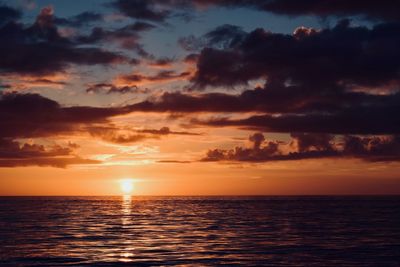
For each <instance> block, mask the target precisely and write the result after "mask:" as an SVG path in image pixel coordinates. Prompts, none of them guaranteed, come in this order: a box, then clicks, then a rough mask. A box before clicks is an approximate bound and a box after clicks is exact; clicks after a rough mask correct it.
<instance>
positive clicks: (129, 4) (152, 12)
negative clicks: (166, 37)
mask: <svg viewBox="0 0 400 267" xmlns="http://www.w3.org/2000/svg"><path fill="white" fill-rule="evenodd" d="M157 4H159V5H157ZM161 4H162V1H152V0H150V1H149V0H117V1H115V2H113V3H112V4H111V5H112V6H113V7H115V8H117V9H118V10H119V11H120V12H121V13H122V14H124V15H126V16H128V17H132V18H135V19H143V20H149V21H156V22H162V21H164V20H165V19H166V18H167V17H168V16H169V15H170V11H168V10H166V9H163V7H161V6H160V5H161ZM166 4H170V3H169V1H166Z"/></svg>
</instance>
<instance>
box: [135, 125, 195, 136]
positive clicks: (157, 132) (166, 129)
mask: <svg viewBox="0 0 400 267" xmlns="http://www.w3.org/2000/svg"><path fill="white" fill-rule="evenodd" d="M138 132H139V133H149V134H154V135H169V134H172V135H201V134H199V133H192V132H185V131H171V130H170V129H169V127H162V128H160V129H144V130H138Z"/></svg>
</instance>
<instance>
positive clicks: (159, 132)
mask: <svg viewBox="0 0 400 267" xmlns="http://www.w3.org/2000/svg"><path fill="white" fill-rule="evenodd" d="M86 130H87V131H88V132H89V133H90V135H92V136H93V137H97V138H100V139H102V140H104V141H107V142H110V143H116V144H129V143H135V142H139V141H143V140H146V139H159V138H161V137H163V136H167V135H201V134H199V133H193V132H186V131H172V130H170V129H169V127H162V128H160V129H143V130H134V129H124V128H122V129H121V128H118V127H115V126H112V125H108V126H92V127H88V128H86Z"/></svg>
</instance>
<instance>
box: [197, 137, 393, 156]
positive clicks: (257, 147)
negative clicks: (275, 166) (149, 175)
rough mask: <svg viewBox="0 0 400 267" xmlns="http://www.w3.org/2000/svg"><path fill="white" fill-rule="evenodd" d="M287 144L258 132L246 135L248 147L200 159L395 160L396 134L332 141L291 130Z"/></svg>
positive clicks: (331, 139) (219, 152)
mask: <svg viewBox="0 0 400 267" xmlns="http://www.w3.org/2000/svg"><path fill="white" fill-rule="evenodd" d="M291 136H292V138H293V139H292V141H291V142H290V143H289V144H297V146H295V149H294V150H291V151H288V152H284V151H285V150H286V148H284V146H287V145H288V144H287V143H285V142H280V141H267V140H265V137H264V136H263V134H261V133H255V134H253V135H251V136H250V137H249V141H250V142H251V143H252V147H240V146H238V147H235V148H233V149H211V150H209V151H208V152H207V153H206V156H205V157H204V158H202V159H201V161H231V162H269V161H287V160H302V159H320V158H331V157H335V158H355V159H360V160H365V161H399V160H400V137H399V136H397V135H394V136H373V137H368V136H367V137H365V136H364V137H361V136H348V135H345V136H343V137H342V141H339V142H335V141H334V138H333V137H332V136H328V135H320V134H305V133H298V134H292V135H291Z"/></svg>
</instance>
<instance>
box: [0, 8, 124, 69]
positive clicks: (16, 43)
mask: <svg viewBox="0 0 400 267" xmlns="http://www.w3.org/2000/svg"><path fill="white" fill-rule="evenodd" d="M0 39H1V40H2V41H1V43H0V57H1V58H2V60H1V61H0V71H1V72H3V73H4V72H8V73H19V74H34V75H46V74H53V73H56V72H61V71H64V70H65V69H66V68H67V67H68V66H69V65H70V64H78V65H96V64H100V65H108V64H115V63H123V62H129V61H130V59H128V58H126V57H124V56H122V55H120V54H118V53H116V52H111V51H106V50H103V49H100V48H98V47H81V46H79V43H74V41H73V40H71V39H68V38H67V37H63V36H61V35H60V34H59V31H58V29H57V27H56V26H55V23H54V15H53V10H52V8H51V7H45V8H43V9H42V10H41V12H40V14H39V15H38V16H37V18H36V21H35V22H34V23H33V24H32V25H30V26H25V25H23V24H22V23H19V22H15V21H9V22H7V23H5V24H4V25H2V26H1V24H0Z"/></svg>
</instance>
